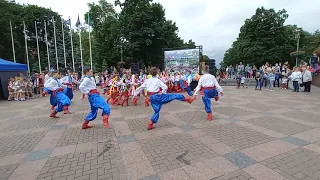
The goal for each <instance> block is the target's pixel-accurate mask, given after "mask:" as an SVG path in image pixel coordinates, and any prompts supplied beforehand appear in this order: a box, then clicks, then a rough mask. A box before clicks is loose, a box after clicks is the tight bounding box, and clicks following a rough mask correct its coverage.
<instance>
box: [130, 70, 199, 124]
mask: <svg viewBox="0 0 320 180" xmlns="http://www.w3.org/2000/svg"><path fill="white" fill-rule="evenodd" d="M150 72H151V74H152V78H150V79H147V80H146V82H144V83H143V84H142V85H141V86H140V87H139V88H138V89H137V90H136V91H135V92H134V95H135V96H136V95H138V94H139V93H140V92H141V91H142V90H143V89H144V88H146V89H147V92H148V95H149V96H150V102H151V106H152V108H153V110H154V114H153V115H152V117H151V120H150V122H149V124H148V130H151V129H153V128H155V126H154V124H155V123H157V122H158V120H159V116H160V110H161V107H162V105H163V104H167V103H169V102H171V101H173V100H180V101H186V102H188V103H192V102H193V101H194V100H195V97H185V96H184V95H182V94H166V91H167V89H168V87H167V86H166V85H165V84H164V83H163V82H162V81H161V80H160V79H158V78H157V77H156V75H157V69H156V68H151V69H150ZM160 88H161V89H162V92H160Z"/></svg>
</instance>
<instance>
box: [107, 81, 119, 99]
mask: <svg viewBox="0 0 320 180" xmlns="http://www.w3.org/2000/svg"><path fill="white" fill-rule="evenodd" d="M117 80H118V76H117V75H116V76H115V77H114V78H113V79H112V84H111V87H110V90H109V91H110V92H109V97H108V99H107V102H109V100H111V104H112V105H116V104H117V102H118V98H119V95H120V88H119V86H118V81H117Z"/></svg>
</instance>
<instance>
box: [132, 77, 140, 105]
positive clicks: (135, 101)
mask: <svg viewBox="0 0 320 180" xmlns="http://www.w3.org/2000/svg"><path fill="white" fill-rule="evenodd" d="M130 83H131V88H130V90H131V91H130V96H132V97H133V96H134V92H135V91H136V89H137V87H138V85H139V80H138V78H137V76H136V75H134V74H132V76H131V82H130ZM139 98H140V94H138V95H137V96H136V97H134V98H133V100H132V104H133V105H135V106H137V105H138V100H139Z"/></svg>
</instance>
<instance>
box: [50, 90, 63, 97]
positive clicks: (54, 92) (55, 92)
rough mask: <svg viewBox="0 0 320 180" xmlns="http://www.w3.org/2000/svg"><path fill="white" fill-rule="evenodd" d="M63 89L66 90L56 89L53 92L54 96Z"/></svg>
mask: <svg viewBox="0 0 320 180" xmlns="http://www.w3.org/2000/svg"><path fill="white" fill-rule="evenodd" d="M63 91H64V89H63V88H58V89H56V90H54V91H53V92H52V93H53V97H56V94H57V92H63Z"/></svg>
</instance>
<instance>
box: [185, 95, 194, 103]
mask: <svg viewBox="0 0 320 180" xmlns="http://www.w3.org/2000/svg"><path fill="white" fill-rule="evenodd" d="M194 100H196V96H192V97H184V101H186V102H188V103H189V104H191V103H192V102H193V101H194Z"/></svg>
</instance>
